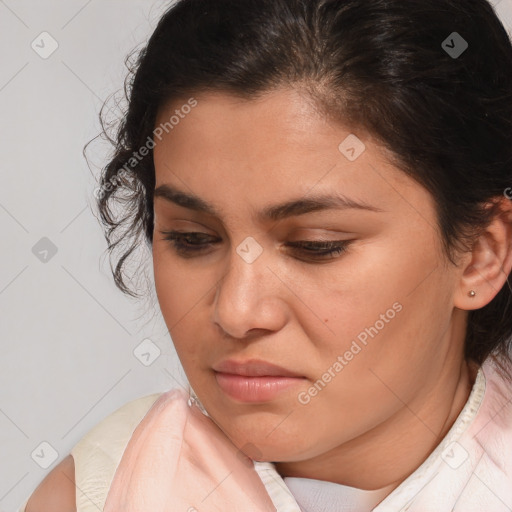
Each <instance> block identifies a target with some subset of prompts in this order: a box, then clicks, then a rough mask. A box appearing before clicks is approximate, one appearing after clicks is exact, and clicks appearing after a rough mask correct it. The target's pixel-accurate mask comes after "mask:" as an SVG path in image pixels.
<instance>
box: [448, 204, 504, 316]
mask: <svg viewBox="0 0 512 512" xmlns="http://www.w3.org/2000/svg"><path fill="white" fill-rule="evenodd" d="M493 204H497V208H498V210H497V214H496V215H495V217H494V218H493V220H492V221H491V223H490V224H489V225H488V226H487V227H486V228H485V229H484V231H483V232H482V233H481V235H480V236H479V237H478V239H477V240H476V242H475V244H474V245H473V248H472V250H471V252H470V253H468V254H467V255H465V256H464V258H463V260H462V261H463V263H462V267H461V271H462V274H461V278H460V282H459V286H458V288H457V290H456V293H455V297H454V305H455V307H458V308H459V309H464V310H472V309H480V308H483V307H484V306H486V305H487V304H489V302H491V301H492V299H494V297H495V296H496V295H497V294H498V292H499V291H500V290H501V288H502V287H503V286H510V281H509V282H508V283H507V279H508V276H509V274H510V272H511V269H512V200H510V199H508V198H507V197H501V198H499V199H498V200H497V202H496V203H493ZM490 206H492V205H490ZM472 291H473V292H474V295H473V294H472Z"/></svg>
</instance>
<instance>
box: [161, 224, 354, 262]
mask: <svg viewBox="0 0 512 512" xmlns="http://www.w3.org/2000/svg"><path fill="white" fill-rule="evenodd" d="M160 233H161V234H162V235H164V238H163V239H164V240H167V241H169V242H170V245H171V247H172V249H173V250H174V251H176V253H177V254H178V255H179V256H181V257H184V258H190V257H194V256H196V255H197V256H199V255H200V253H202V252H204V251H206V250H207V249H208V248H210V247H212V246H213V245H214V244H215V243H218V242H219V241H220V239H218V238H215V237H212V236H210V235H207V234H206V233H183V232H180V231H161V232H160ZM351 242H352V240H329V241H315V240H300V241H297V242H287V243H286V244H285V246H286V247H289V248H291V249H292V250H294V251H296V252H297V253H299V254H300V255H301V257H302V258H305V259H316V260H321V259H333V258H336V257H337V256H339V255H340V254H341V253H343V252H345V251H346V250H347V247H348V245H349V244H350V243H351Z"/></svg>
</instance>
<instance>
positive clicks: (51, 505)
mask: <svg viewBox="0 0 512 512" xmlns="http://www.w3.org/2000/svg"><path fill="white" fill-rule="evenodd" d="M161 395H163V393H154V394H151V395H146V396H143V397H140V398H136V399H134V400H131V401H129V402H127V403H125V404H123V405H122V406H121V407H119V408H118V409H116V410H115V411H114V412H112V413H111V414H109V415H108V416H106V417H105V418H103V419H102V420H101V421H100V422H99V423H97V424H96V425H95V426H94V427H93V428H91V429H90V430H89V431H88V432H87V433H86V434H85V436H83V437H82V438H81V439H80V440H79V441H78V442H77V443H76V444H75V446H74V447H73V448H72V449H71V452H70V454H69V455H68V456H67V457H66V458H65V459H64V460H62V461H61V462H60V463H59V465H57V466H56V467H55V468H54V469H53V470H52V471H51V472H50V473H48V475H47V476H46V477H45V478H44V480H43V481H42V482H41V483H40V484H39V486H38V487H37V488H36V490H35V491H34V492H33V494H32V495H31V496H30V498H29V500H27V501H26V502H25V505H24V506H23V507H22V508H21V509H20V510H19V512H46V511H48V512H49V511H51V512H61V511H62V512H70V511H77V510H78V512H81V510H85V509H86V507H87V502H88V505H89V506H90V500H89V499H88V496H94V497H96V501H98V503H97V505H98V506H99V507H100V510H102V509H103V504H104V500H105V499H106V495H107V492H108V489H109V487H110V483H111V481H112V478H113V476H114V473H115V470H116V468H117V465H118V464H119V461H120V460H121V457H122V455H123V451H124V449H125V447H126V445H127V444H128V442H129V440H130V437H131V435H132V434H133V431H134V430H135V428H136V427H137V425H138V424H139V423H140V421H141V420H142V419H143V418H144V416H145V415H146V413H147V412H148V411H149V409H151V407H152V406H153V404H154V403H155V402H156V401H157V400H158V398H159V397H160V396H161ZM75 489H78V490H79V492H76V491H75Z"/></svg>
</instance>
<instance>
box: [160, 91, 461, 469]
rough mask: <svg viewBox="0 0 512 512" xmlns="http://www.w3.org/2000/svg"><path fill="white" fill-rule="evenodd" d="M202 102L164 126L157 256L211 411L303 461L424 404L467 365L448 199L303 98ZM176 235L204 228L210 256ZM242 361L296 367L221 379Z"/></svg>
mask: <svg viewBox="0 0 512 512" xmlns="http://www.w3.org/2000/svg"><path fill="white" fill-rule="evenodd" d="M195 100H196V102H197V103H195V101H188V99H185V100H184V101H183V102H176V101H174V102H173V103H172V105H168V106H166V107H165V108H162V109H161V110H160V113H159V116H158V120H157V125H156V127H155V128H157V127H158V126H160V125H163V124H164V123H166V122H167V123H168V124H167V128H166V129H165V130H163V135H161V136H160V139H161V140H157V139H155V142H156V147H155V149H154V158H155V169H156V188H155V190H157V192H156V194H155V199H154V212H155V230H154V241H153V256H154V274H155V282H156V290H157V294H158V299H159V303H160V307H161V310H162V313H163V316H164V318H165V321H166V324H167V326H168V328H169V330H170V333H171V336H172V340H173V342H174V345H175V347H176V350H177V353H178V355H179V358H180V360H181V363H182V365H183V367H184V370H185V372H186V374H187V377H188V379H189V381H190V384H191V386H192V388H193V389H194V391H195V392H196V394H197V395H198V397H199V399H200V401H201V402H202V404H203V405H204V406H205V408H206V410H207V411H208V413H209V415H210V416H211V417H212V419H213V420H214V421H215V422H216V423H217V424H218V425H219V427H220V428H221V429H222V430H223V431H224V432H225V433H226V434H227V435H228V436H229V437H230V438H231V440H232V441H233V443H235V444H236V445H237V446H238V447H239V448H242V449H243V450H244V451H245V452H246V453H247V454H248V455H250V456H251V457H253V458H254V459H258V460H271V461H298V460H305V459H308V458H312V457H315V456H320V455H322V454H326V453H328V452H330V451H331V450H336V449H338V448H339V447H340V446H343V445H347V443H350V442H356V441H357V439H358V438H362V437H364V436H365V435H369V433H370V432H372V431H373V430H375V429H378V428H379V426H381V425H385V424H390V423H391V422H393V421H394V419H396V418H398V416H399V415H400V414H403V411H404V407H406V406H405V405H404V404H408V405H407V407H410V408H412V409H413V410H414V404H415V403H416V401H418V403H420V402H421V400H422V399H424V398H425V393H427V390H429V389H432V386H431V385H430V384H432V383H434V382H437V381H438V380H439V379H440V378H441V376H442V375H444V374H445V373H443V372H446V371H447V368H448V367H450V368H452V367H456V366H457V364H458V365H459V366H460V360H461V354H462V352H461V350H462V348H461V347H462V339H463V334H464V333H463V331H464V319H465V317H464V316H463V315H464V314H465V312H462V311H460V310H457V309H454V304H453V296H454V291H455V289H456V287H457V285H458V282H459V279H460V270H458V269H457V267H454V266H451V265H448V264H446V262H445V259H444V257H443V253H442V249H441V241H440V235H439V232H438V230H437V223H436V216H435V211H434V203H433V200H432V197H431V196H430V194H429V193H428V192H427V191H426V190H425V189H424V188H423V187H421V186H420V185H418V184H417V183H416V182H414V181H413V180H411V179H410V178H409V177H407V176H406V175H405V174H404V173H403V172H401V171H399V170H398V169H397V168H395V167H393V166H392V165H391V164H390V163H389V162H387V161H386V158H385V154H384V152H383V150H382V149H381V148H380V147H379V146H378V145H377V143H376V142H375V141H374V140H373V139H371V138H370V137H369V136H368V135H367V134H365V133H361V132H355V133H353V132H352V131H351V128H350V126H342V125H341V124H340V125H335V124H332V123H329V122H328V121H326V120H325V118H322V117H320V116H319V114H317V113H316V111H315V110H314V109H313V108H312V107H311V106H310V104H309V103H308V102H306V101H305V100H304V99H303V98H302V97H301V96H300V95H299V94H298V93H297V92H295V91H293V90H290V89H283V90H279V91H275V92H273V93H271V94H268V95H267V96H266V97H265V98H264V99H259V100H253V101H243V100H240V99H235V98H234V97H231V96H229V95H223V94H220V93H216V94H215V93H211V94H208V95H206V94H204V95H201V96H197V97H195ZM186 105H188V106H186ZM190 105H195V106H193V107H190ZM176 110H177V111H178V112H176ZM173 115H174V116H175V118H174V119H173V121H172V129H171V128H170V126H171V125H170V124H169V120H170V118H171V116H173ZM161 132H162V130H160V131H159V132H158V133H159V134H160V133H161ZM354 136H356V137H357V139H356V138H355V137H354ZM347 137H348V139H347ZM361 143H363V144H364V147H363V146H362V145H361ZM161 187H168V189H167V191H165V190H164V189H163V188H161ZM171 189H172V190H171ZM176 191H179V192H180V193H181V194H182V196H181V198H182V199H183V198H184V197H185V196H193V197H194V198H197V199H198V200H200V201H201V202H203V203H205V204H206V203H207V204H208V205H209V206H210V207H211V209H212V211H202V210H201V209H198V208H197V205H198V203H197V201H196V200H194V201H192V200H189V201H188V202H187V203H185V202H184V201H181V200H178V199H176V197H177V196H176V195H175V192H176ZM166 192H167V194H166ZM171 192H172V194H171ZM171 195H173V197H174V198H175V201H176V202H175V201H173V200H171ZM166 196H167V197H166ZM324 196H329V197H330V198H331V199H329V200H328V201H327V200H326V199H325V197H324ZM313 199H315V200H316V201H317V204H316V207H315V206H314V204H313V203H312V202H311V201H312V200H313ZM324 202H325V203H326V204H325V205H323V206H322V203H324ZM178 203H180V204H178ZM291 203H293V205H292V204H291ZM282 205H289V206H288V207H282V208H281V206H282ZM269 213H273V214H274V215H270V214H269ZM170 231H180V232H184V233H198V235H194V236H192V237H188V238H186V239H185V240H182V243H183V244H185V246H187V243H188V244H189V245H192V244H196V245H195V248H194V246H192V249H190V252H184V251H183V252H180V250H179V249H176V248H175V246H174V245H173V242H172V241H171V240H166V236H167V235H166V234H164V233H166V232H170ZM301 241H302V242H304V241H307V242H308V244H307V245H306V246H305V247H304V246H303V247H301V246H300V245H299V246H295V247H294V246H293V245H292V244H297V242H301ZM325 242H334V252H333V253H332V254H330V255H329V254H325V253H326V251H327V250H329V249H332V247H326V245H325ZM322 243H324V246H322ZM198 244H199V245H198ZM201 244H202V245H201ZM313 244H320V245H317V246H315V245H313ZM198 247H199V249H198ZM336 247H338V249H336ZM315 249H316V250H317V253H315V252H314V251H315ZM226 360H232V361H235V362H238V363H242V364H243V363H246V362H249V361H254V360H258V361H260V362H267V363H271V364H274V365H278V366H280V367H282V368H284V369H286V370H287V371H288V372H290V373H291V374H293V375H295V376H296V377H295V378H283V377H281V378H279V377H276V376H275V375H274V376H273V377H268V374H269V373H272V372H267V371H265V370H264V369H261V368H260V370H261V371H260V372H259V374H258V371H257V370H258V369H257V368H256V369H255V368H254V367H251V366H249V367H247V368H246V369H247V373H249V374H252V375H254V374H257V375H267V377H266V378H264V377H261V376H260V377H259V378H258V377H252V379H251V378H248V377H240V376H238V377H236V376H229V375H226V374H224V375H219V373H217V372H216V371H215V369H214V368H219V367H218V365H219V364H220V363H222V362H223V361H226ZM275 373H276V374H278V375H282V374H283V373H284V372H279V371H277V372H275Z"/></svg>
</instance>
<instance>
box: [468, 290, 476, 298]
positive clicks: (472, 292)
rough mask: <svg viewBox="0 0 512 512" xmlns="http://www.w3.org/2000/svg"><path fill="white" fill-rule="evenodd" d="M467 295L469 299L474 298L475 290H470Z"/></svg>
mask: <svg viewBox="0 0 512 512" xmlns="http://www.w3.org/2000/svg"><path fill="white" fill-rule="evenodd" d="M468 295H469V296H470V297H474V296H475V295H476V292H475V290H471V291H470V292H469V293H468Z"/></svg>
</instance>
